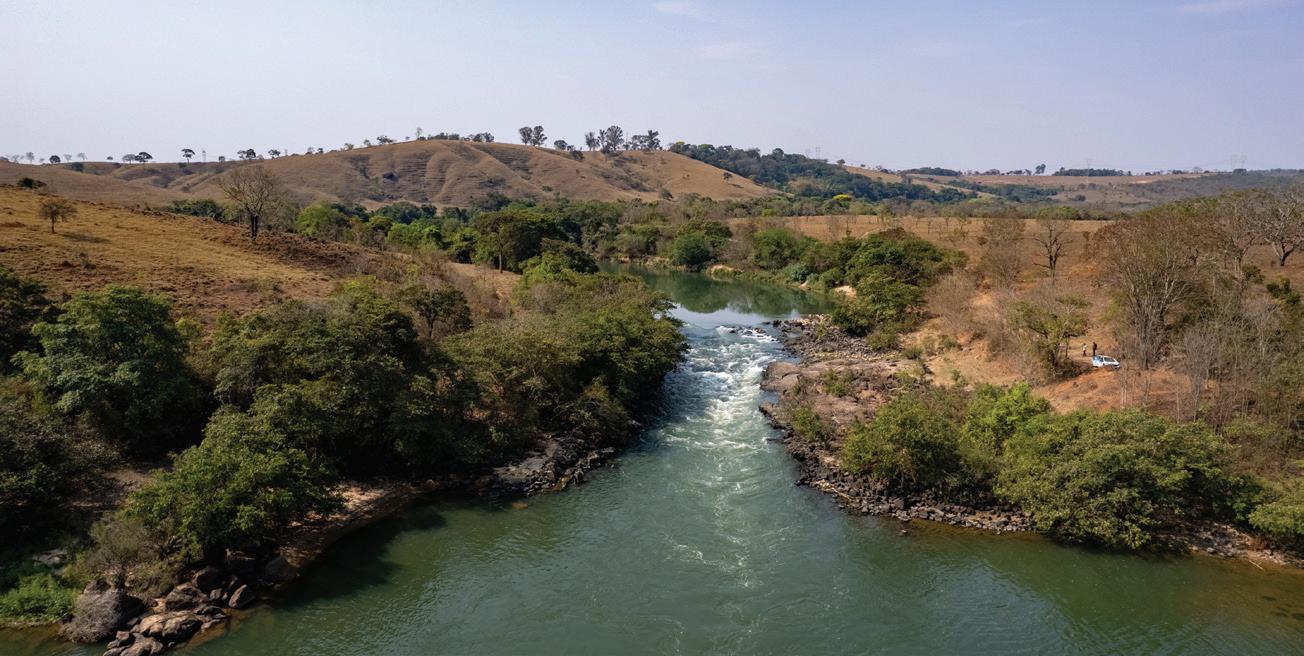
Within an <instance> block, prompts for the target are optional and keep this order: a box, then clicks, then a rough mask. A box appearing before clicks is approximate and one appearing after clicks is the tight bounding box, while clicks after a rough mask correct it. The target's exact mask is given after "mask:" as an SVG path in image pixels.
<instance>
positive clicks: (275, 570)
mask: <svg viewBox="0 0 1304 656" xmlns="http://www.w3.org/2000/svg"><path fill="white" fill-rule="evenodd" d="M298 574H299V571H298V570H297V569H295V567H294V565H291V564H290V561H289V560H286V558H285V556H279V555H278V556H277V557H275V558H273V559H271V560H270V561H268V563H267V566H266V567H264V568H263V578H264V579H266V580H268V581H271V582H272V583H282V582H285V581H289V580H291V579H293V578H294V577H295V576H297V575H298Z"/></svg>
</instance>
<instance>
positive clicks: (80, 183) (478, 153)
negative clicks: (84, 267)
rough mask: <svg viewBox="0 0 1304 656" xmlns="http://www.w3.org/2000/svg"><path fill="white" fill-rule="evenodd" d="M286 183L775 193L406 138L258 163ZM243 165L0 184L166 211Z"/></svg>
mask: <svg viewBox="0 0 1304 656" xmlns="http://www.w3.org/2000/svg"><path fill="white" fill-rule="evenodd" d="M257 163H258V164H259V165H261V166H265V167H266V168H267V169H268V170H269V171H271V172H272V173H273V174H275V175H276V176H277V177H279V178H281V179H282V180H283V181H284V182H285V184H286V186H287V187H288V188H289V189H290V190H291V191H292V192H293V193H294V194H295V195H296V196H297V197H298V198H299V200H301V201H303V202H311V201H314V200H323V199H324V200H332V201H335V200H346V201H349V202H355V203H359V204H363V205H368V206H377V205H381V204H384V203H390V202H395V201H399V200H406V201H409V202H413V203H432V204H436V205H459V206H466V205H469V204H471V203H472V202H474V201H475V200H476V199H481V198H484V197H486V196H488V195H490V194H492V193H500V194H503V195H506V196H508V197H511V198H547V197H550V196H552V195H553V194H561V195H562V196H564V197H566V198H571V199H575V200H619V199H635V198H641V199H644V200H654V199H656V198H659V197H660V196H661V194H662V190H665V191H668V192H669V193H670V194H672V195H673V196H676V197H677V196H682V195H687V194H690V193H696V194H700V195H703V196H709V197H712V198H717V199H745V198H755V197H759V196H764V195H766V194H769V193H772V192H771V191H770V190H769V189H766V188H764V187H761V186H759V185H757V184H755V183H753V182H751V181H750V180H748V179H746V178H743V177H741V176H733V177H732V178H731V179H729V180H725V179H724V171H722V170H720V169H717V168H715V167H713V166H710V165H709V164H704V163H702V162H699V161H697V160H694V159H691V158H688V157H684V156H682V155H677V154H675V153H671V152H668V151H654V152H627V153H621V154H619V155H614V156H613V155H603V154H601V153H587V152H586V153H584V157H583V159H579V160H577V159H574V158H572V157H570V156H568V155H565V154H562V153H559V152H558V151H555V150H551V149H545V148H531V147H527V146H519V145H514V144H501V143H471V142H462V141H444V140H426V141H408V142H403V143H397V144H390V145H386V146H374V147H371V148H356V149H354V150H348V151H344V150H341V151H335V152H329V153H324V154H321V155H295V156H286V157H278V158H276V159H269V160H262V161H259V162H257ZM245 165H246V164H245V163H243V162H225V163H216V162H208V163H199V162H194V163H191V164H188V165H185V166H182V165H179V164H177V163H172V162H169V163H154V164H126V165H118V164H113V163H108V162H87V163H85V164H84V165H83V166H84V168H85V172H83V173H78V172H76V171H73V170H71V169H69V168H68V167H67V166H66V165H47V166H30V165H24V164H14V163H8V162H0V184H12V183H14V182H16V181H17V180H18V179H19V178H22V177H31V178H35V179H37V180H41V181H42V182H46V183H47V184H49V185H50V186H51V187H52V189H53V190H54V191H55V192H56V193H59V194H62V195H65V196H68V197H71V198H78V199H81V200H91V201H99V202H109V203H114V204H119V205H142V206H143V205H162V204H166V203H167V202H169V201H171V200H174V199H178V198H195V197H200V198H202V197H218V196H220V190H219V189H218V188H217V185H216V182H215V178H216V177H217V176H218V175H220V174H221V173H222V172H223V171H226V170H229V169H231V168H233V167H237V166H245Z"/></svg>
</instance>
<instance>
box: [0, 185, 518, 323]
mask: <svg viewBox="0 0 1304 656" xmlns="http://www.w3.org/2000/svg"><path fill="white" fill-rule="evenodd" d="M39 198H40V197H39V196H38V195H37V194H36V193H33V192H31V191H27V190H22V189H15V188H13V187H0V265H2V266H5V267H8V268H10V269H13V270H15V271H17V272H18V273H20V274H22V275H24V276H30V277H34V278H36V279H38V280H40V281H41V282H43V283H45V284H46V285H48V286H49V287H50V288H51V290H52V291H53V292H54V295H55V296H56V297H57V296H59V295H61V294H70V293H73V292H77V291H83V290H90V289H97V288H99V287H102V286H104V285H106V284H110V283H118V284H127V285H134V286H137V287H141V288H143V289H146V290H148V291H152V292H157V293H162V294H164V295H166V296H168V297H169V298H171V299H172V301H173V303H174V304H175V305H176V307H177V310H178V312H179V313H180V314H182V315H184V316H189V317H192V318H195V319H199V320H202V321H205V322H210V321H212V320H213V319H215V318H216V317H217V316H218V315H220V314H222V313H227V312H229V313H232V314H244V313H246V312H249V311H252V310H255V309H258V308H261V307H266V306H269V305H272V304H275V303H277V302H279V301H282V300H284V299H287V298H299V299H315V298H322V297H324V296H326V295H327V294H329V293H330V291H331V290H332V289H333V288H334V287H335V286H336V285H337V284H338V283H339V282H340V281H341V280H343V279H345V278H348V277H352V276H355V275H359V274H363V273H376V272H385V271H389V272H401V271H403V270H404V269H405V267H406V264H407V259H406V258H405V257H404V256H402V255H400V254H396V253H385V252H380V251H374V250H369V249H365V248H361V247H357V246H352V245H348V244H341V243H338V242H327V241H320V240H315V239H309V238H306V237H302V236H299V235H294V234H286V233H274V232H266V233H263V234H261V235H259V237H258V241H257V242H250V241H249V236H248V233H247V232H246V231H245V229H244V228H243V227H241V226H235V225H226V224H222V223H219V222H217V221H211V220H207V219H201V218H196V217H189V216H185V217H183V216H175V215H171V214H164V213H159V212H139V211H134V210H129V209H125V208H118V207H110V206H106V205H100V204H96V203H87V202H79V203H76V206H77V215H76V216H75V217H74V218H73V219H72V220H70V221H68V222H66V223H61V224H59V225H58V227H57V230H58V232H57V233H56V234H50V229H49V224H47V223H44V222H41V221H39V220H37V218H36V211H37V204H38V202H39ZM443 266H444V269H445V271H446V272H447V273H448V275H449V276H450V277H452V278H455V279H457V283H460V284H459V286H461V285H477V284H480V285H489V286H490V287H491V288H492V289H489V290H486V293H489V294H499V295H501V294H503V293H505V292H506V289H507V288H509V287H510V286H511V285H512V282H513V279H514V276H511V275H510V274H498V273H496V272H493V271H490V270H488V269H484V268H482V267H473V266H472V265H458V264H445V265H443Z"/></svg>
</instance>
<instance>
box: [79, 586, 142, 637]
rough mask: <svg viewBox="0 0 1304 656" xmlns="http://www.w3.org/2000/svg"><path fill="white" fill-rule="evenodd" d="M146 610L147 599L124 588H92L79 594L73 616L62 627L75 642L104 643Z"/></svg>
mask: <svg viewBox="0 0 1304 656" xmlns="http://www.w3.org/2000/svg"><path fill="white" fill-rule="evenodd" d="M144 610H145V602H143V601H141V600H140V599H137V598H136V597H133V596H131V595H129V594H127V593H126V592H125V591H124V590H121V589H116V588H113V589H108V590H97V589H93V588H90V587H88V588H87V589H86V591H85V592H82V593H81V595H80V596H78V597H77V601H76V602H74V604H73V616H72V619H70V620H69V621H67V622H65V623H64V624H63V626H61V627H59V633H60V634H61V635H63V637H65V638H67V639H69V640H72V641H74V642H100V641H101V640H106V639H108V638H109V637H110V636H112V635H113V634H114V632H115V631H117V630H118V629H120V628H123V627H125V626H126V625H127V623H128V622H130V621H131V620H132V618H134V617H136V616H137V615H139V614H140V613H141V612H142V611H144Z"/></svg>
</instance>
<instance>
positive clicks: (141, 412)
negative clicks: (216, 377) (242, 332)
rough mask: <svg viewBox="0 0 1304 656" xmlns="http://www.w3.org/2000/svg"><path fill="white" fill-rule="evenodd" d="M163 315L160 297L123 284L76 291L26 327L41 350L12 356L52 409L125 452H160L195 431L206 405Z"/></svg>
mask: <svg viewBox="0 0 1304 656" xmlns="http://www.w3.org/2000/svg"><path fill="white" fill-rule="evenodd" d="M170 312H171V307H170V305H169V304H168V302H167V301H166V300H165V299H163V298H161V297H158V296H152V295H149V294H145V293H144V292H142V291H140V290H138V289H134V288H130V287H119V286H109V287H106V288H105V289H104V290H103V291H100V292H96V293H88V294H81V295H78V296H76V297H74V298H73V299H72V300H71V301H69V302H67V303H65V304H64V306H63V308H62V313H61V314H60V315H59V317H58V318H57V319H55V320H54V321H53V322H47V323H38V324H36V325H35V326H34V327H33V328H32V334H33V335H34V336H35V337H36V338H37V339H38V340H39V341H40V345H41V349H42V353H41V354H39V355H38V354H35V353H22V354H20V355H19V356H18V358H17V361H18V362H19V364H20V366H21V368H22V370H23V373H24V374H26V375H27V377H28V378H29V379H30V380H31V381H32V382H33V383H35V384H36V386H37V387H38V388H39V389H40V390H41V392H42V393H43V394H44V395H45V396H46V398H47V399H48V400H49V401H50V402H51V403H52V405H53V406H54V407H55V408H56V409H58V410H59V411H61V412H64V413H66V414H69V415H74V416H78V417H81V418H83V419H85V420H86V421H88V422H89V423H90V424H91V425H92V426H94V427H95V428H96V429H97V430H99V432H100V433H101V434H102V435H104V436H105V437H106V438H107V439H109V440H111V441H114V442H117V443H119V444H122V445H123V446H125V447H126V448H127V449H128V450H130V451H132V452H135V453H138V454H157V453H161V452H163V451H166V450H167V449H168V448H171V447H175V446H178V445H180V444H184V443H186V442H187V441H189V440H190V439H191V438H192V437H193V436H194V435H195V434H196V433H197V432H198V431H197V426H196V420H197V419H198V420H200V421H202V418H203V416H204V411H205V409H206V408H205V406H206V405H207V404H206V401H205V398H204V397H205V394H204V390H203V388H202V386H201V385H200V382H199V379H198V376H197V375H196V374H195V372H194V371H193V370H192V369H191V367H190V365H189V363H188V362H187V360H186V356H187V354H188V352H189V348H190V345H189V343H188V342H187V340H186V338H185V337H184V336H183V335H182V333H181V332H180V331H179V330H178V329H177V326H176V324H174V323H173V322H172V319H171V316H170Z"/></svg>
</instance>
